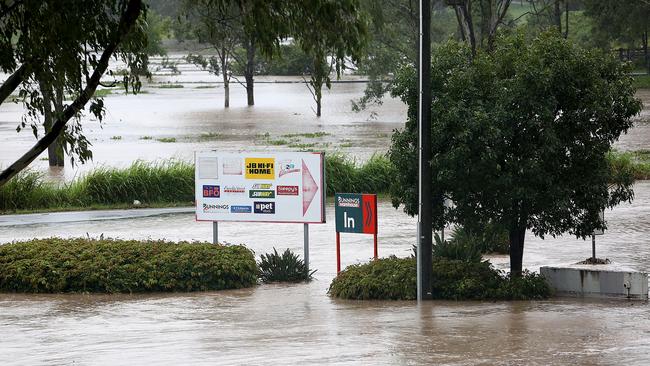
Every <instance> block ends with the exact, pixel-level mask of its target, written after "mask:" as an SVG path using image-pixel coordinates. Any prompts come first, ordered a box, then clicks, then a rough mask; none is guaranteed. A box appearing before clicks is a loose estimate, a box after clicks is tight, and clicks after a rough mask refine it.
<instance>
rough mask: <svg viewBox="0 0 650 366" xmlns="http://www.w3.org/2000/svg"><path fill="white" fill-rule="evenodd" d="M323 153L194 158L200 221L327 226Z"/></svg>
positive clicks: (215, 154)
mask: <svg viewBox="0 0 650 366" xmlns="http://www.w3.org/2000/svg"><path fill="white" fill-rule="evenodd" d="M323 158H324V157H323V154H322V153H310V152H283V153H232V152H218V151H201V152H196V153H195V163H196V172H195V185H196V187H195V192H196V219H197V220H198V221H259V222H296V223H308V224H315V223H324V222H325V183H324V180H325V176H324V175H325V174H324V169H325V168H324V160H323Z"/></svg>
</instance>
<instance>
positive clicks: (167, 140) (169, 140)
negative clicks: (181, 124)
mask: <svg viewBox="0 0 650 366" xmlns="http://www.w3.org/2000/svg"><path fill="white" fill-rule="evenodd" d="M156 141H158V142H163V143H174V142H176V137H162V138H159V139H156Z"/></svg>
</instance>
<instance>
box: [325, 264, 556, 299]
mask: <svg viewBox="0 0 650 366" xmlns="http://www.w3.org/2000/svg"><path fill="white" fill-rule="evenodd" d="M432 288H433V297H434V298H435V299H440V300H531V299H545V298H548V297H550V296H551V290H550V288H549V286H548V284H547V283H546V281H545V280H544V279H543V278H542V277H540V276H538V275H536V274H531V273H526V274H524V276H523V277H522V278H514V279H512V278H510V277H508V276H505V275H503V274H502V273H501V272H500V271H498V270H496V269H494V267H492V266H491V265H490V263H488V262H467V261H460V260H449V259H444V258H434V262H433V283H432ZM329 294H330V296H332V297H336V298H341V299H352V300H415V299H416V263H415V258H396V257H389V258H382V259H379V260H376V261H372V262H370V263H366V264H356V265H352V266H349V267H347V268H346V269H345V270H344V271H342V272H341V273H340V274H339V275H338V276H337V277H336V278H334V280H333V281H332V283H331V285H330V288H329Z"/></svg>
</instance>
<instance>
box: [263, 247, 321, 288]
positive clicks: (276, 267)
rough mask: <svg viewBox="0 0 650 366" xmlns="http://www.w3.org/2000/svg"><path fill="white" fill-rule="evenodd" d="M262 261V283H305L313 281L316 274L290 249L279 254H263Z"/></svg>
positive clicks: (274, 251) (274, 250) (275, 252)
mask: <svg viewBox="0 0 650 366" xmlns="http://www.w3.org/2000/svg"><path fill="white" fill-rule="evenodd" d="M260 257H261V260H260V279H261V280H262V282H303V281H311V279H312V277H313V274H314V272H316V270H313V271H309V268H307V265H306V264H305V262H304V261H303V260H302V259H300V258H299V257H298V255H297V254H295V253H293V252H292V251H291V250H290V249H289V248H287V250H285V251H284V253H282V254H279V253H278V251H277V250H276V249H275V248H273V253H267V254H262V255H261V256H260Z"/></svg>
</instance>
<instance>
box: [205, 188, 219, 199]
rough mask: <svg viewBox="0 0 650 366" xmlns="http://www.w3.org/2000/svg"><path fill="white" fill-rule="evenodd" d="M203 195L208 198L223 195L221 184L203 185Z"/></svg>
mask: <svg viewBox="0 0 650 366" xmlns="http://www.w3.org/2000/svg"><path fill="white" fill-rule="evenodd" d="M203 197H206V198H219V197H221V187H219V186H208V185H204V186H203Z"/></svg>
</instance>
